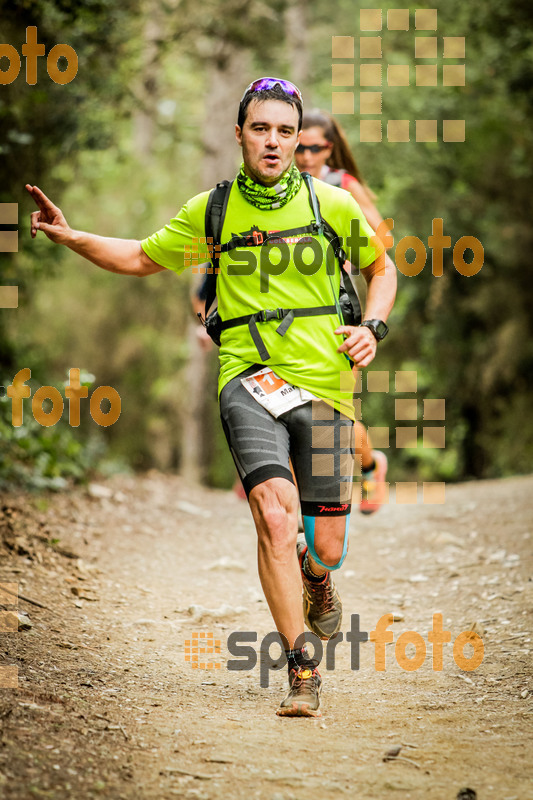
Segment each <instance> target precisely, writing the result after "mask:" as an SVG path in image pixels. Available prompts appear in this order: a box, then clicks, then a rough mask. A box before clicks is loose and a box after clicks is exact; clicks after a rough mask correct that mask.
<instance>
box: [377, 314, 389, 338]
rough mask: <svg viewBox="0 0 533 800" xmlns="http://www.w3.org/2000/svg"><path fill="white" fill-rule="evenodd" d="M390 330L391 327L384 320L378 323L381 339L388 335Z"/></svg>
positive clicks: (378, 332)
mask: <svg viewBox="0 0 533 800" xmlns="http://www.w3.org/2000/svg"><path fill="white" fill-rule="evenodd" d="M388 332H389V329H388V328H387V326H386V325H385V323H384V322H383V320H381V319H380V320H379V322H378V324H377V325H376V333H377V335H378V336H379V338H380V339H383V337H384V336H386V335H387V333H388Z"/></svg>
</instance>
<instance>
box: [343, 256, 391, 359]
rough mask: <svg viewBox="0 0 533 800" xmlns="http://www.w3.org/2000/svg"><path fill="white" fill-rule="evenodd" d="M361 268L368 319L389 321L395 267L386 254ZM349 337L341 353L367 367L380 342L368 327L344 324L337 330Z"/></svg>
mask: <svg viewBox="0 0 533 800" xmlns="http://www.w3.org/2000/svg"><path fill="white" fill-rule="evenodd" d="M384 262H385V264H384V265H383V257H380V258H379V259H378V260H377V261H374V263H373V264H370V265H369V266H368V267H365V268H364V269H362V270H361V272H362V274H363V275H364V276H365V279H366V282H367V287H368V291H367V296H366V310H365V319H381V320H383V322H385V321H386V320H387V317H388V316H389V314H390V312H391V309H392V306H393V305H394V298H395V297H396V267H395V266H394V264H393V262H392V261H391V259H390V258H389V256H388V255H387V254H385V256H384ZM335 333H336V334H344V335H345V336H347V338H346V339H345V340H344V342H343V343H342V344H341V345H340V347H339V348H338V351H339V353H345V352H347V353H348V355H349V356H350V358H351V359H352V361H353V362H354V364H355V365H356V366H357V367H367V366H368V365H369V364H370V362H371V361H372V360H373V359H374V356H375V355H376V349H377V341H376V338H375V336H374V334H373V333H372V331H371V330H370V329H369V328H366V327H365V326H362V327H361V326H359V327H354V326H353V325H341V326H340V327H339V328H337V330H336V331H335Z"/></svg>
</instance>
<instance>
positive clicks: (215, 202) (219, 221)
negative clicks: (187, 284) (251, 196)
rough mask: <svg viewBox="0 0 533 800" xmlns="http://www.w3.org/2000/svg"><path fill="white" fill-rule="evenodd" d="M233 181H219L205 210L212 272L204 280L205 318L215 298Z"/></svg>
mask: <svg viewBox="0 0 533 800" xmlns="http://www.w3.org/2000/svg"><path fill="white" fill-rule="evenodd" d="M232 183H233V181H221V182H220V183H217V185H216V187H215V188H214V189H212V190H211V192H210V194H209V198H208V200H207V206H206V208H205V235H206V239H207V244H208V247H210V248H212V249H211V251H210V252H211V253H212V255H211V264H212V270H213V271H212V272H210V273H208V275H207V278H206V290H205V317H206V319H207V315H208V313H209V309H210V308H211V306H212V305H213V303H214V301H215V298H216V296H217V275H218V271H219V266H218V262H219V260H220V237H221V235H222V226H223V224H224V217H225V216H226V209H227V207H228V200H229V195H230V191H231V186H232Z"/></svg>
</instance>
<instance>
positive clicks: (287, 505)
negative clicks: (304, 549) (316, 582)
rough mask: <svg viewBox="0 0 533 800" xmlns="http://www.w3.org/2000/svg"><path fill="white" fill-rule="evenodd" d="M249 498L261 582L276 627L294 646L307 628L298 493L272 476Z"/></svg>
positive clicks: (291, 485)
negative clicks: (298, 548)
mask: <svg viewBox="0 0 533 800" xmlns="http://www.w3.org/2000/svg"><path fill="white" fill-rule="evenodd" d="M249 500H250V508H251V511H252V515H253V518H254V522H255V526H256V529H257V537H258V550H257V556H258V566H259V578H260V580H261V585H262V587H263V591H264V593H265V597H266V600H267V603H268V606H269V608H270V611H271V614H272V617H273V618H274V623H275V625H276V628H277V630H278V631H279V632H280V633H281V634H283V636H285V638H286V639H287V644H288V646H289V647H291V648H292V647H293V646H294V642H295V641H296V639H297V638H298V636H300V634H302V633H303V631H304V619H303V611H302V582H301V576H300V567H299V565H298V559H297V557H296V537H297V533H298V511H299V502H298V492H297V490H296V487H295V486H294V484H292V483H291V482H290V481H288V480H286V479H285V478H270V479H269V480H267V481H264V482H263V483H260V484H258V485H257V486H255V487H254V488H253V489H252V491H251V492H250V497H249Z"/></svg>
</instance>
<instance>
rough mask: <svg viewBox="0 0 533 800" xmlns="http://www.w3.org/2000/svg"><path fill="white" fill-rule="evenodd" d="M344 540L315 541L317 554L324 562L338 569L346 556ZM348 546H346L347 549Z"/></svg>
mask: <svg viewBox="0 0 533 800" xmlns="http://www.w3.org/2000/svg"><path fill="white" fill-rule="evenodd" d="M343 544H344V543H343V542H342V541H341V542H323V543H318V542H315V550H316V554H317V556H318V557H319V559H320V560H321V562H322V563H323V564H324V566H326V567H329V568H330V569H338V568H339V567H340V566H341V564H342V562H343V561H344V559H345V557H346V552H344V547H343ZM347 549H348V548H346V550H347Z"/></svg>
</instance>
